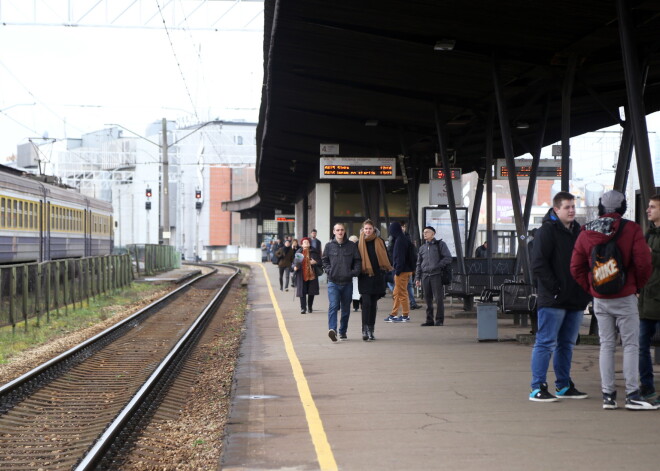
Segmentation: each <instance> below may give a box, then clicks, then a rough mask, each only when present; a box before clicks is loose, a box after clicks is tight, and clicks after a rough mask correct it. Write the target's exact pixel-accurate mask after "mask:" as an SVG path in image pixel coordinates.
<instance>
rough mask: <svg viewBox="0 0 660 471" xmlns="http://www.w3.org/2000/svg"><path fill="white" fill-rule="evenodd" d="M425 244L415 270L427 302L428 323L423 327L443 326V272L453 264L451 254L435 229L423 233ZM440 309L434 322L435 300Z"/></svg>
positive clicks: (428, 229)
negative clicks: (437, 237) (438, 237)
mask: <svg viewBox="0 0 660 471" xmlns="http://www.w3.org/2000/svg"><path fill="white" fill-rule="evenodd" d="M422 235H423V237H424V244H422V246H421V247H420V248H419V252H418V253H417V267H416V269H415V279H416V281H415V284H416V285H417V286H422V289H423V290H424V301H426V322H424V323H423V324H422V327H428V326H432V325H436V326H441V325H444V323H445V304H444V303H445V301H444V298H445V292H444V286H443V285H442V270H443V268H444V267H445V266H447V265H449V264H450V263H451V252H449V247H447V244H445V243H444V242H443V241H442V240H437V239H436V238H435V229H434V228H433V227H431V226H426V227H425V228H424V231H423V232H422ZM434 299H435V302H436V303H437V305H438V307H437V309H436V311H435V321H434V320H433V300H434Z"/></svg>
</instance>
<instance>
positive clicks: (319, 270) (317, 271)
mask: <svg viewBox="0 0 660 471" xmlns="http://www.w3.org/2000/svg"><path fill="white" fill-rule="evenodd" d="M312 266H313V267H314V274H315V275H316V277H317V278H318V277H319V276H321V275H323V267H322V266H321V265H319V264H318V263H316V264H314V265H312Z"/></svg>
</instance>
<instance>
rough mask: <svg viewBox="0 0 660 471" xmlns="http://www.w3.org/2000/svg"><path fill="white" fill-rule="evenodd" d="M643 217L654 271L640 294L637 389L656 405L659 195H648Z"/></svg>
mask: <svg viewBox="0 0 660 471" xmlns="http://www.w3.org/2000/svg"><path fill="white" fill-rule="evenodd" d="M646 216H647V218H648V220H649V222H650V223H651V227H649V229H648V231H647V232H646V242H647V243H648V245H649V249H650V251H651V264H652V266H653V272H652V273H651V278H650V279H649V281H648V283H647V284H646V285H645V286H644V288H642V292H641V293H640V295H639V382H640V383H641V384H640V391H639V392H640V395H641V396H642V399H643V400H645V401H648V402H650V403H652V404H658V403H659V402H658V395H657V392H656V390H655V382H654V380H653V358H652V357H651V340H652V339H653V336H654V335H655V333H656V331H657V329H658V326H660V296H659V293H660V194H657V195H653V196H651V199H650V200H649V206H648V208H647V209H646Z"/></svg>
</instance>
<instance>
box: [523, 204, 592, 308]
mask: <svg viewBox="0 0 660 471" xmlns="http://www.w3.org/2000/svg"><path fill="white" fill-rule="evenodd" d="M579 233H580V225H579V224H578V223H577V221H574V222H573V225H572V226H571V229H567V228H566V226H564V224H563V223H562V222H561V221H560V220H559V218H558V217H557V215H556V214H555V211H554V210H553V209H552V208H550V210H549V211H548V212H547V214H546V215H545V217H544V218H543V224H542V225H541V227H540V229H539V230H538V232H537V233H536V237H535V238H534V248H533V250H532V273H533V276H534V279H535V280H536V285H537V292H538V299H537V306H538V307H555V308H560V309H573V310H578V309H584V308H585V307H587V304H589V301H590V300H591V296H590V295H589V294H587V293H585V291H584V290H583V289H582V288H581V287H580V285H578V284H577V282H576V281H575V279H574V278H573V277H572V276H571V256H572V254H573V246H574V245H575V241H576V240H577V238H578V235H579Z"/></svg>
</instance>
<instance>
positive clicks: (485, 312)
mask: <svg viewBox="0 0 660 471" xmlns="http://www.w3.org/2000/svg"><path fill="white" fill-rule="evenodd" d="M477 340H478V341H479V342H488V341H497V304H496V303H479V304H477Z"/></svg>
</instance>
